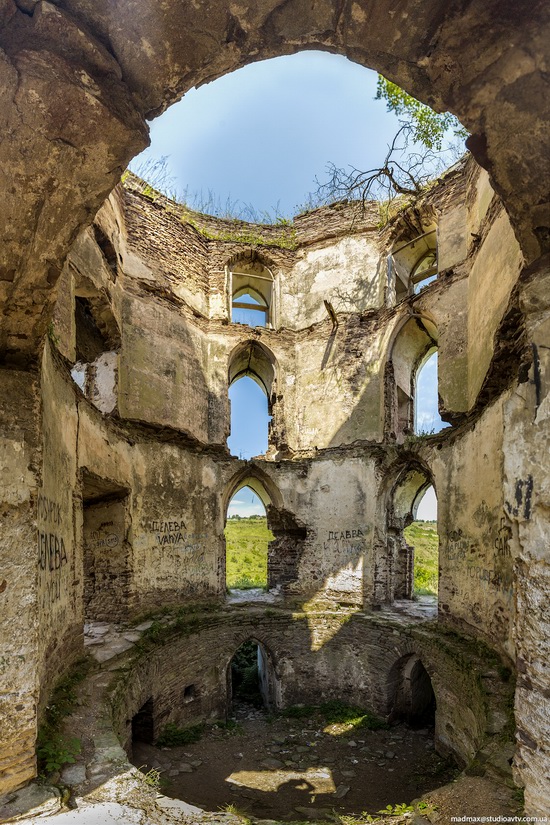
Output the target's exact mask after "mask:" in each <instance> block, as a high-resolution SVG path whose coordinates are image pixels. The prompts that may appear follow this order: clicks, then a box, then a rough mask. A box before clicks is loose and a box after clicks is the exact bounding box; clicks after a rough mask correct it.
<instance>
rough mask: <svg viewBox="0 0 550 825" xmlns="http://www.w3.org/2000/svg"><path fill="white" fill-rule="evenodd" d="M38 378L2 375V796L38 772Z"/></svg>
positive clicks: (0, 372)
mask: <svg viewBox="0 0 550 825" xmlns="http://www.w3.org/2000/svg"><path fill="white" fill-rule="evenodd" d="M39 431H40V408H39V402H38V382H37V375H36V374H35V373H30V372H22V371H9V370H0V627H1V630H0V633H1V638H2V649H1V650H0V754H1V758H0V794H3V793H7V792H8V791H12V790H14V789H15V788H18V787H19V786H21V785H22V784H24V783H25V782H26V781H28V780H29V779H31V778H32V777H33V776H34V775H35V740H36V726H37V717H36V709H37V701H38V621H37V578H38V561H39V559H38V554H37V542H36V502H37V490H38V487H39V482H40V478H39V477H40V446H39V444H40V439H39Z"/></svg>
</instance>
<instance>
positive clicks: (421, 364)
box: [412, 344, 450, 436]
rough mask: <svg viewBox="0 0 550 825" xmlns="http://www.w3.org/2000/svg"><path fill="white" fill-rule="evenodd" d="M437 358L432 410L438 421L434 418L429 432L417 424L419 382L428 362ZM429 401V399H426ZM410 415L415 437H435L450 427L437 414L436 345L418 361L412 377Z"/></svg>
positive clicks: (437, 377)
mask: <svg viewBox="0 0 550 825" xmlns="http://www.w3.org/2000/svg"><path fill="white" fill-rule="evenodd" d="M434 356H436V357H437V371H436V385H435V397H434V398H432V400H433V401H435V404H436V408H434V413H435V414H436V415H437V417H438V419H439V421H437V419H435V418H434V420H433V423H434V427H433V428H432V429H430V430H424V429H420V425H419V423H418V407H419V403H420V402H421V401H422V400H423V393H422V394H421V393H420V392H419V380H420V376H421V373H422V371H423V370H424V368H425V367H427V365H428V362H429V361H430V360H431V359H432V358H433V357H434ZM428 400H429V398H428ZM412 406H413V409H412V415H413V432H414V435H415V436H423V435H437V434H438V433H440V432H442V431H443V430H446V429H447V428H449V427H450V424H449V423H448V422H446V421H443V419H442V418H441V416H440V414H439V347H438V346H437V344H434V345H433V346H432V347H430V348H429V349H428V350H426V352H425V353H424V355H423V356H422V358H420V360H419V361H418V363H417V365H416V367H415V369H414V373H413V376H412Z"/></svg>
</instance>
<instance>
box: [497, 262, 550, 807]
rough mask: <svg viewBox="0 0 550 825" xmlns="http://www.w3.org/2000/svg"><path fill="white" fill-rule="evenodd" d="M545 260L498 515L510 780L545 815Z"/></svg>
mask: <svg viewBox="0 0 550 825" xmlns="http://www.w3.org/2000/svg"><path fill="white" fill-rule="evenodd" d="M549 273H550V260H549V257H548V255H546V256H545V257H544V258H543V259H542V260H541V262H540V264H539V265H537V266H535V267H532V268H530V269H529V270H527V272H526V273H525V277H524V279H523V283H522V285H521V297H520V302H521V307H522V310H523V312H524V313H525V321H526V327H527V335H528V339H529V342H530V344H531V347H532V352H533V361H532V363H531V365H530V370H529V373H528V375H526V376H524V378H526V379H527V380H524V381H522V382H521V383H519V384H518V385H517V387H516V388H515V389H514V391H513V392H512V393H511V395H510V396H509V397H508V398H507V399H506V401H505V405H504V443H503V451H504V500H505V503H504V507H505V511H506V515H507V517H508V519H509V520H510V525H511V528H512V530H511V538H510V545H511V547H512V552H513V555H514V560H515V563H514V573H515V594H516V604H517V613H516V622H515V643H516V654H517V660H516V661H517V669H518V687H517V692H516V703H515V711H516V724H517V745H518V752H517V755H516V758H515V763H514V764H515V768H516V780H517V781H518V783H519V784H521V785H525V788H526V791H525V801H526V810H529V811H531V812H533V814H535V813H538V814H540V815H544V814H545V813H546V811H547V810H548V782H547V777H548V776H549V775H550V754H549V751H548V741H549V736H548V718H549V706H548V661H549V639H550V627H549V621H548V600H549V596H550V580H549V579H550V576H549V569H548V514H549V511H550V496H549V493H550V490H549V474H548V459H547V457H548V450H549V446H550V426H549V425H550V416H549V413H550V359H549V352H550V351H549V349H548V341H549V339H550V305H549V302H548V295H549V294H550V292H549V287H550V283H549V280H550V278H549Z"/></svg>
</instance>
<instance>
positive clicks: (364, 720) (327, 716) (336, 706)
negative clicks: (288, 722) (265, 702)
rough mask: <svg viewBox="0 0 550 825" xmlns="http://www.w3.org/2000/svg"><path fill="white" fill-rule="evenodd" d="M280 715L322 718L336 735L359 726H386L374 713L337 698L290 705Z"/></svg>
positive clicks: (297, 717)
mask: <svg viewBox="0 0 550 825" xmlns="http://www.w3.org/2000/svg"><path fill="white" fill-rule="evenodd" d="M281 716H285V717H286V718H287V719H312V720H315V719H322V720H323V722H324V723H325V724H326V725H327V726H328V727H329V728H330V730H329V731H328V732H330V733H332V734H334V735H336V736H338V735H340V734H343V733H350V732H351V731H353V730H358V729H360V728H363V729H367V730H380V729H381V728H386V727H387V725H386V722H385V721H384V720H383V719H380V718H379V717H378V716H376V715H375V714H374V713H371V712H370V711H368V710H365V709H364V708H358V707H356V706H355V705H348V704H346V702H341V701H340V700H338V699H333V700H331V701H329V702H323V703H322V704H321V705H291V706H290V707H288V708H285V710H283V711H281Z"/></svg>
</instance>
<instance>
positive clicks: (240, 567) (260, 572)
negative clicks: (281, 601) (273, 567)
mask: <svg viewBox="0 0 550 825" xmlns="http://www.w3.org/2000/svg"><path fill="white" fill-rule="evenodd" d="M270 541H273V533H272V532H271V530H270V529H269V528H268V526H267V518H266V517H265V516H251V517H250V518H229V519H228V520H227V526H226V528H225V542H226V583H227V587H228V589H231V590H233V589H235V588H239V589H249V588H251V587H264V588H265V587H266V586H267V545H268V543H269V542H270Z"/></svg>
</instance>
